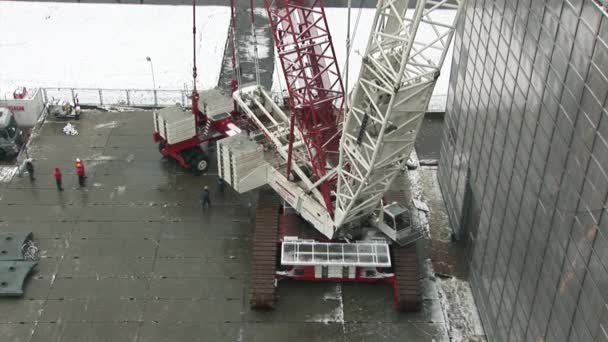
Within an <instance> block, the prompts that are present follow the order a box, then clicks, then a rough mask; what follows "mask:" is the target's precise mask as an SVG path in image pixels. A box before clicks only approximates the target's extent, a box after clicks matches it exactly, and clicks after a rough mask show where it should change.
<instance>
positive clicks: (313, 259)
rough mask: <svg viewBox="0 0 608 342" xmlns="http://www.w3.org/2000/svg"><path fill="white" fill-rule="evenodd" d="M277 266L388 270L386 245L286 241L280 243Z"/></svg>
mask: <svg viewBox="0 0 608 342" xmlns="http://www.w3.org/2000/svg"><path fill="white" fill-rule="evenodd" d="M281 265H286V266H355V267H390V266H391V256H390V253H389V246H388V244H387V243H386V242H377V241H366V242H357V243H333V242H317V241H314V240H299V239H290V238H286V239H285V240H284V241H283V242H282V243H281Z"/></svg>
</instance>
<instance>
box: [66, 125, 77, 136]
mask: <svg viewBox="0 0 608 342" xmlns="http://www.w3.org/2000/svg"><path fill="white" fill-rule="evenodd" d="M63 133H64V134H65V135H78V131H77V130H76V127H74V125H72V124H71V123H69V122H68V123H67V124H65V126H64V127H63Z"/></svg>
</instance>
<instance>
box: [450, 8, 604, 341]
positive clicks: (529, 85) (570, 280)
mask: <svg viewBox="0 0 608 342" xmlns="http://www.w3.org/2000/svg"><path fill="white" fill-rule="evenodd" d="M607 94H608V17H607V15H606V13H605V12H603V11H602V10H601V9H600V8H599V7H598V5H597V2H596V1H595V0H546V1H545V0H469V1H468V6H467V9H466V13H465V16H464V18H463V20H462V21H461V22H460V24H459V28H458V30H457V35H456V38H455V50H454V58H453V65H452V75H451V81H450V91H449V97H448V110H447V114H446V118H445V128H444V135H443V139H442V146H441V159H440V169H439V177H440V184H441V189H442V192H443V195H444V198H445V201H446V205H447V207H448V212H449V215H450V222H451V225H452V227H453V228H454V230H455V232H456V233H457V235H459V236H460V237H462V238H464V239H469V240H471V241H472V244H471V254H470V270H471V272H470V277H471V283H472V287H473V291H474V296H475V300H476V302H477V306H478V308H479V310H480V314H481V317H482V321H483V323H484V328H485V330H486V333H487V334H488V337H489V339H490V340H491V341H526V340H528V341H608V210H607V209H606V207H608V102H607V98H608V96H607Z"/></svg>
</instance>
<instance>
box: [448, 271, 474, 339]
mask: <svg viewBox="0 0 608 342" xmlns="http://www.w3.org/2000/svg"><path fill="white" fill-rule="evenodd" d="M438 281H439V285H440V286H439V287H438V291H439V301H440V302H441V306H442V308H443V310H444V316H445V317H446V318H447V328H448V336H449V337H450V340H451V341H485V337H484V331H483V326H482V324H481V320H480V319H479V313H478V312H477V306H475V300H474V299H473V293H472V292H471V286H470V285H469V283H468V282H467V281H464V280H460V279H458V278H450V279H439V280H438Z"/></svg>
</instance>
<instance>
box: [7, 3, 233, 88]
mask: <svg viewBox="0 0 608 342" xmlns="http://www.w3.org/2000/svg"><path fill="white" fill-rule="evenodd" d="M229 21H230V8H229V7H209V6H204V7H201V6H199V7H198V8H197V66H198V69H199V70H198V75H199V76H198V86H199V87H201V88H209V87H213V86H215V85H217V82H218V79H219V75H220V70H221V64H222V58H223V53H224V47H225V43H226V37H227V34H228V26H229ZM0 32H2V33H3V34H1V35H0V70H1V74H0V90H3V91H12V90H13V87H14V86H18V85H24V86H30V87H34V86H42V87H78V88H119V89H127V88H128V89H134V88H135V89H151V88H153V86H152V73H151V70H150V63H149V62H147V61H146V56H150V57H151V59H152V63H153V66H154V73H155V78H156V86H157V88H159V89H183V88H184V84H188V86H189V87H191V83H192V8H191V7H189V6H153V5H146V6H141V5H125V4H121V5H115V4H73V3H70V4H69V3H36V2H13V1H0Z"/></svg>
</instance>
